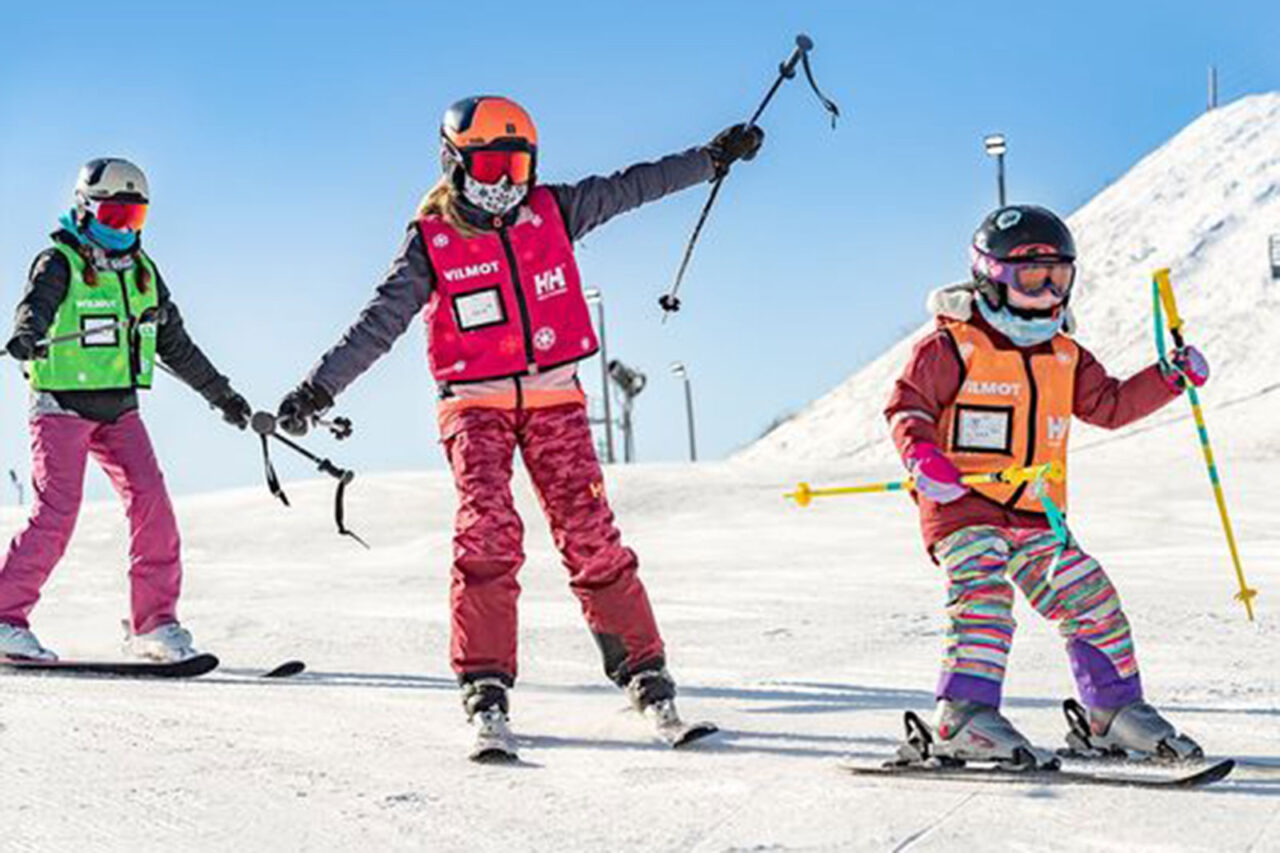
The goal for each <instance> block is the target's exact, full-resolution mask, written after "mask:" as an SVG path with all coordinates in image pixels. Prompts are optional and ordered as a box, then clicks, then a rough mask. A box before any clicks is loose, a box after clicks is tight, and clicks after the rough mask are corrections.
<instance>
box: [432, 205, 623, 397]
mask: <svg viewBox="0 0 1280 853" xmlns="http://www.w3.org/2000/svg"><path fill="white" fill-rule="evenodd" d="M418 228H419V232H420V234H421V235H422V240H423V244H424V245H425V246H426V248H427V257H428V259H429V260H430V262H431V269H432V271H433V272H434V273H435V287H433V288H432V291H431V295H430V297H429V298H428V301H427V307H426V310H425V311H424V312H423V320H424V321H425V322H426V324H427V354H428V357H429V359H430V362H431V373H432V375H433V376H434V377H435V378H436V381H438V382H483V381H487V380H490V379H501V378H505V377H512V376H523V375H525V374H528V373H534V372H537V371H542V370H549V369H551V368H553V367H558V366H559V365H562V364H570V363H572V362H575V361H579V360H581V359H584V358H587V357H589V356H592V355H594V354H595V352H596V350H597V348H598V344H597V342H596V334H595V330H594V329H593V328H592V327H591V314H590V311H589V309H588V308H587V302H586V299H585V298H584V297H583V295H582V277H581V275H580V273H579V272H578V265H577V263H576V262H575V260H574V257H573V245H572V243H571V242H570V240H569V232H568V229H567V228H566V227H565V223H564V219H563V218H562V217H561V215H560V207H559V205H558V204H557V203H556V200H555V196H554V195H553V194H552V193H551V191H550V190H549V189H547V188H545V187H536V188H534V190H533V192H531V193H530V194H529V201H528V203H527V204H526V205H525V207H524V208H522V210H521V213H520V217H519V218H518V219H517V221H516V223H515V224H514V225H511V226H509V227H507V228H502V229H499V230H497V231H483V232H481V233H479V234H476V235H474V236H470V237H464V236H463V235H461V234H460V233H458V231H457V230H456V229H454V228H453V227H452V226H450V225H449V224H448V223H446V222H444V221H443V220H442V219H441V218H440V217H438V216H424V217H423V218H421V219H419V220H418Z"/></svg>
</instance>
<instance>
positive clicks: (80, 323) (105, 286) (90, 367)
mask: <svg viewBox="0 0 1280 853" xmlns="http://www.w3.org/2000/svg"><path fill="white" fill-rule="evenodd" d="M53 245H54V248H55V249H57V250H58V251H59V252H61V253H62V256H63V257H64V258H66V259H67V264H68V266H69V268H70V271H71V275H70V281H69V282H68V284H67V297H66V299H64V300H63V301H62V304H61V305H60V306H58V313H57V314H56V315H55V316H54V318H53V324H52V325H51V326H50V327H49V330H48V332H47V335H46V336H47V337H49V338H56V337H59V336H62V335H74V334H77V333H80V332H84V331H87V330H90V329H94V328H99V327H106V326H111V325H112V324H115V323H121V324H123V325H121V326H120V327H119V328H115V329H104V330H103V331H102V332H99V333H96V334H90V335H88V336H86V337H84V338H81V339H80V340H74V341H67V342H65V343H58V344H53V345H51V346H50V347H49V355H48V356H47V357H45V358H41V359H36V360H34V361H31V362H29V375H30V379H31V387H32V388H34V389H35V390H37V391H108V390H112V389H117V388H120V389H124V388H150V387H151V378H152V375H153V373H154V371H155V360H156V324H155V323H154V322H148V323H138V322H137V318H138V317H140V316H142V314H143V312H144V311H147V309H152V311H153V312H154V310H155V309H156V308H157V307H158V305H159V304H160V295H159V281H160V279H159V277H158V276H157V275H156V268H155V265H154V264H152V263H151V259H150V258H148V257H147V256H146V255H145V254H143V253H142V252H138V254H137V255H136V262H135V264H134V266H133V267H131V268H130V269H127V270H125V271H123V272H122V273H121V272H116V271H114V270H95V271H94V272H95V273H96V274H97V283H96V284H94V285H93V286H92V287H91V286H90V285H89V284H88V283H86V282H85V280H84V267H85V260H84V258H82V257H81V256H80V253H79V252H77V251H76V250H75V249H72V248H71V247H70V246H66V245H63V244H62V243H57V242H55V243H54V244H53ZM139 263H140V264H142V265H143V266H145V267H146V268H147V272H149V273H150V274H151V279H150V284H149V285H148V287H147V292H146V293H143V292H142V291H140V290H139V289H138V282H137V279H138V272H137V264H139Z"/></svg>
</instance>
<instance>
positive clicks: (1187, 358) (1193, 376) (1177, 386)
mask: <svg viewBox="0 0 1280 853" xmlns="http://www.w3.org/2000/svg"><path fill="white" fill-rule="evenodd" d="M1169 361H1170V362H1171V363H1172V364H1173V366H1174V367H1175V368H1177V372H1171V373H1166V374H1165V377H1164V379H1165V382H1167V383H1169V387H1170V388H1172V389H1173V390H1175V391H1181V390H1182V389H1183V387H1184V385H1183V381H1184V379H1185V381H1189V382H1190V383H1191V384H1192V385H1194V386H1195V387H1197V388H1201V387H1203V386H1204V384H1205V383H1206V382H1208V381H1209V360H1208V359H1207V358H1205V357H1204V353H1202V352H1200V350H1198V349H1196V348H1195V347H1193V346H1184V347H1178V348H1177V349H1176V350H1174V351H1173V352H1172V353H1170V354H1169Z"/></svg>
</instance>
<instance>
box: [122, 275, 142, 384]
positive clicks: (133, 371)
mask: <svg viewBox="0 0 1280 853" xmlns="http://www.w3.org/2000/svg"><path fill="white" fill-rule="evenodd" d="M135 274H136V273H135ZM116 279H117V280H118V281H119V282H120V298H121V300H123V301H122V306H123V308H124V319H125V326H124V328H123V329H121V332H122V333H123V334H124V347H125V355H126V357H127V358H128V360H129V386H130V387H132V388H137V387H138V368H139V367H141V364H139V363H137V362H135V360H134V352H133V333H134V327H133V312H132V311H130V310H129V286H128V284H126V283H125V270H118V271H117V272H116ZM139 350H141V348H139ZM140 357H141V351H139V361H140V360H141V358H140Z"/></svg>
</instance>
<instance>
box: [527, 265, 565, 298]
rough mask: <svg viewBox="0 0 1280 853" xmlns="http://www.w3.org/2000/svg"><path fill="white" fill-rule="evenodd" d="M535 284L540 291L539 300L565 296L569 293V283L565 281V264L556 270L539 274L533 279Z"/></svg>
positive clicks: (558, 266)
mask: <svg viewBox="0 0 1280 853" xmlns="http://www.w3.org/2000/svg"><path fill="white" fill-rule="evenodd" d="M533 284H534V287H536V288H537V290H538V298H539V299H550V298H551V297H553V296H563V295H564V294H566V293H568V292H569V282H568V281H567V280H566V279H565V275H564V265H563V264H560V265H557V266H556V268H555V269H552V270H547V271H546V272H540V273H538V274H537V275H535V276H534V277H533Z"/></svg>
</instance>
